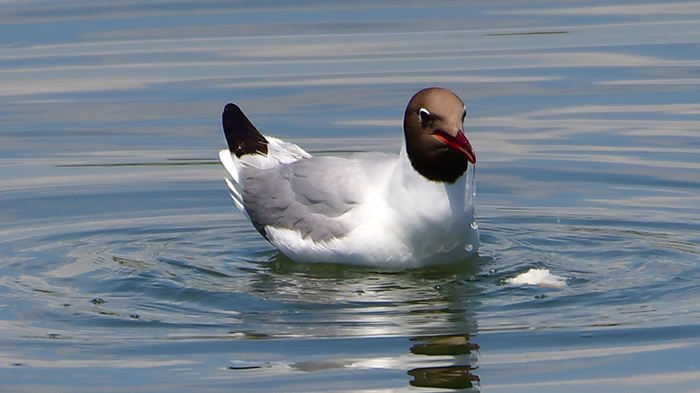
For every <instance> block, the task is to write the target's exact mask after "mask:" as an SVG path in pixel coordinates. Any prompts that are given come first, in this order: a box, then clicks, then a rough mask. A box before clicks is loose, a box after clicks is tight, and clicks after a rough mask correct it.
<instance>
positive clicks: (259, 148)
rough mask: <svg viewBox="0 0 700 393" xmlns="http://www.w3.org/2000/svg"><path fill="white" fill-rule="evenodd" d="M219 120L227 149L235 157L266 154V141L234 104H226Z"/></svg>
mask: <svg viewBox="0 0 700 393" xmlns="http://www.w3.org/2000/svg"><path fill="white" fill-rule="evenodd" d="M221 118H222V123H223V127H224V135H225V136H226V142H227V143H228V149H229V151H230V152H231V153H233V154H235V155H236V157H239V158H240V157H241V156H243V155H245V154H256V153H257V154H265V155H266V154H267V139H265V137H264V136H263V135H262V134H261V133H260V131H258V129H257V128H255V126H254V125H253V123H251V121H250V120H249V119H248V117H246V115H245V114H244V113H243V111H242V110H241V108H239V107H238V106H237V105H236V104H231V103H229V104H226V106H225V107H224V113H223V114H222V115H221Z"/></svg>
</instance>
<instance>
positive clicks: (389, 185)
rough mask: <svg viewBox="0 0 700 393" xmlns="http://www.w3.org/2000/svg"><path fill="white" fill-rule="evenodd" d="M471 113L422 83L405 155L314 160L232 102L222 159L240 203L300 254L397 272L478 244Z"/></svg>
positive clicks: (407, 127) (270, 235) (407, 126)
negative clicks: (467, 122)
mask: <svg viewBox="0 0 700 393" xmlns="http://www.w3.org/2000/svg"><path fill="white" fill-rule="evenodd" d="M466 115H467V112H466V108H465V106H464V103H463V102H462V100H461V99H460V98H459V97H457V95H455V94H454V93H452V92H451V91H449V90H445V89H442V88H429V89H424V90H421V91H419V92H418V93H416V94H415V95H414V96H413V98H411V100H410V102H409V103H408V107H407V108H406V113H405V115H404V122H403V128H404V136H405V143H404V144H403V147H402V148H401V152H400V153H399V155H398V156H397V155H392V154H383V153H357V154H351V155H348V156H344V157H312V156H311V155H310V154H309V153H307V152H306V151H304V150H303V149H302V148H300V147H299V146H297V145H295V144H292V143H288V142H284V141H281V140H279V139H277V138H274V137H271V136H263V135H262V134H261V133H260V132H259V131H258V130H257V129H256V128H255V126H254V125H253V124H252V123H251V122H250V120H248V118H247V117H246V116H245V115H244V114H243V112H242V111H241V109H240V108H239V107H238V106H236V105H234V104H227V105H226V107H225V108H224V113H223V116H222V117H223V128H224V134H225V135H226V141H227V142H228V146H229V148H228V150H222V151H221V152H220V153H219V158H220V159H221V162H222V164H223V165H224V167H225V168H226V171H227V172H228V174H229V175H230V179H228V178H227V179H226V183H227V184H228V186H229V188H230V189H231V197H232V198H233V201H234V202H235V204H236V206H238V208H239V209H240V210H241V211H242V212H244V213H245V214H246V216H247V217H248V218H249V219H250V221H251V222H252V223H253V226H255V228H256V229H257V230H258V231H259V232H260V233H261V234H262V235H263V236H264V237H265V238H266V239H267V240H268V241H269V242H270V243H272V245H274V246H275V247H276V248H277V249H278V250H279V251H280V252H281V253H283V254H284V255H286V256H287V257H289V258H291V259H292V260H295V261H298V262H316V263H341V264H349V265H362V266H372V267H379V268H390V269H414V268H420V267H427V266H435V265H445V264H451V263H455V262H459V261H464V260H465V259H467V258H468V257H470V256H471V255H474V254H475V253H476V250H477V248H478V247H479V230H478V227H477V224H476V222H475V221H474V171H473V165H474V164H475V163H476V156H475V154H474V150H473V149H472V147H471V145H470V143H469V141H468V140H467V138H466V137H465V136H464V132H463V123H464V119H465V118H466ZM469 163H471V164H472V165H469ZM469 168H471V169H472V170H468V169H469Z"/></svg>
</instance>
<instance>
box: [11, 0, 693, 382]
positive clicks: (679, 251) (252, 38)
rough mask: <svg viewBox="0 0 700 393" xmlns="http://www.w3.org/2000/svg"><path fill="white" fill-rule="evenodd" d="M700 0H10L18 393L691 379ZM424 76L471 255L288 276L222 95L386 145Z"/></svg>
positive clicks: (347, 147) (325, 145) (305, 127)
mask: <svg viewBox="0 0 700 393" xmlns="http://www.w3.org/2000/svg"><path fill="white" fill-rule="evenodd" d="M699 15H700V3H670V4H665V3H653V2H636V3H634V4H632V3H629V2H618V3H613V4H610V3H609V2H601V3H590V4H582V3H570V4H569V3H564V4H562V3H561V2H548V1H543V2H536V3H532V4H523V3H520V2H508V1H504V2H498V3H496V2H483V3H476V2H475V3H470V5H468V6H464V5H462V3H461V2H449V1H446V2H439V3H436V4H430V6H427V5H426V4H424V3H420V2H415V3H414V2H396V3H394V2H389V3H384V4H375V2H372V3H369V2H368V3H358V2H347V3H340V2H336V3H334V4H333V5H321V4H316V3H313V2H307V3H302V4H296V5H294V6H290V5H287V3H286V2H279V3H276V2H269V3H264V4H261V3H257V2H255V3H253V2H250V3H247V2H239V3H235V4H224V3H218V2H205V3H199V2H197V3H187V2H152V3H148V2H140V3H130V2H123V1H113V2H109V3H104V4H102V3H98V4H92V3H89V2H88V3H86V2H80V1H62V2H52V3H47V2H39V1H23V2H5V3H2V4H1V5H0V20H1V21H2V23H0V37H1V38H0V125H1V126H0V146H1V147H0V164H1V165H0V206H2V208H1V209H0V218H1V220H0V331H1V332H2V334H1V335H0V379H2V385H1V386H0V391H12V392H22V391H37V390H47V389H48V390H50V391H54V392H62V391H66V392H75V391H129V392H131V391H134V392H136V391H168V392H172V391H193V390H198V391H207V392H208V391H211V392H214V391H231V390H235V391H265V392H269V391H280V392H293V391H299V392H308V391H444V389H452V390H466V391H484V392H512V391H518V392H535V391H536V392H558V391H561V389H562V386H565V387H566V390H567V391H573V392H576V391H591V390H597V391H615V392H633V391H634V392H638V391H667V392H691V391H698V390H697V389H698V388H697V386H700V370H699V369H698V368H699V367H700V355H698V354H699V353H700V351H699V350H700V320H699V318H700V307H699V306H698V304H697V300H696V299H697V298H698V296H699V295H700V257H699V255H700V208H699V206H700V175H698V173H700V172H699V171H698V170H699V169H700V159H698V157H700V155H699V154H698V153H700V126H699V125H698V124H700V123H698V114H700V102H699V101H698V97H699V96H698V94H697V90H698V83H699V81H700V79H698V70H699V69H700V60H698V57H697V48H698V43H699V41H700V39H699V37H700V24H698V23H697V21H698V16H699ZM431 85H441V86H444V87H448V88H450V89H451V90H454V91H455V92H456V93H457V94H459V95H460V96H461V97H462V99H463V100H464V101H465V102H466V104H467V108H468V111H469V117H468V119H467V127H466V133H467V135H468V137H469V138H470V141H471V142H472V145H473V146H474V147H475V150H476V153H477V155H478V159H479V164H478V167H477V170H476V179H477V196H476V197H477V214H478V216H479V219H478V224H479V229H480V231H481V234H482V246H481V248H480V249H479V257H478V258H476V259H475V260H472V261H470V263H468V264H464V265H462V266H454V267H450V268H445V269H437V270H418V271H408V272H382V271H373V270H368V269H360V268H352V267H343V266H332V265H304V264H297V263H294V262H292V261H289V260H287V259H286V258H284V257H283V256H281V255H279V254H277V253H276V252H275V251H274V249H272V248H271V247H270V246H269V245H268V244H267V243H266V242H265V241H264V240H263V239H262V238H261V237H260V236H259V235H258V234H257V232H256V231H255V230H254V229H253V227H252V226H251V225H250V224H248V223H247V222H246V220H245V219H244V217H243V215H242V214H240V213H239V212H237V211H236V210H235V207H234V206H233V204H232V202H231V200H230V199H229V197H228V195H227V190H226V186H225V184H224V182H223V177H224V170H223V168H221V167H220V165H219V164H218V162H217V160H216V157H217V152H218V150H219V149H221V148H223V147H225V141H224V138H223V134H222V132H221V128H220V115H221V110H222V108H223V105H224V104H225V103H227V102H229V101H235V102H236V103H237V104H239V105H240V106H241V107H242V108H243V109H244V110H245V111H246V113H247V114H248V115H249V116H250V117H251V119H252V120H253V122H254V123H255V124H256V125H257V126H258V127H259V128H260V129H261V130H263V131H264V132H266V133H269V134H273V135H277V136H279V137H281V138H283V139H286V140H289V141H293V142H295V143H299V144H300V145H302V146H303V147H304V148H306V149H307V150H309V151H310V152H312V153H314V154H321V155H322V154H331V153H335V152H337V151H365V150H380V151H385V152H396V151H398V148H399V146H400V143H401V139H400V124H401V116H402V115H403V110H404V107H405V105H406V103H407V101H408V99H409V98H410V97H411V95H412V94H413V93H415V91H417V90H419V89H421V88H423V87H426V86H431ZM531 269H541V270H546V271H547V272H548V273H549V274H550V275H551V276H553V277H554V279H555V282H562V281H563V283H564V284H565V285H544V286H538V285H535V286H533V285H515V284H513V281H512V279H513V278H515V277H522V275H523V274H524V273H527V272H529V271H530V270H531ZM557 279H558V280H557ZM645 389H646V390H645Z"/></svg>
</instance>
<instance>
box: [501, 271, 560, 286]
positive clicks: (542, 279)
mask: <svg viewBox="0 0 700 393" xmlns="http://www.w3.org/2000/svg"><path fill="white" fill-rule="evenodd" d="M506 283H508V284H511V285H538V286H541V287H552V288H563V287H565V286H566V279H564V278H563V277H559V276H555V275H554V274H552V273H550V272H549V270H548V269H530V270H528V271H527V272H525V273H522V274H519V275H517V276H515V277H513V278H508V279H506Z"/></svg>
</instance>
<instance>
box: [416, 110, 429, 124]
mask: <svg viewBox="0 0 700 393" xmlns="http://www.w3.org/2000/svg"><path fill="white" fill-rule="evenodd" d="M418 116H419V117H420V120H421V121H422V122H428V121H430V111H428V110H427V109H425V108H420V109H419V110H418Z"/></svg>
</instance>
